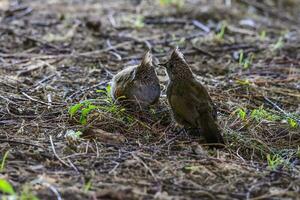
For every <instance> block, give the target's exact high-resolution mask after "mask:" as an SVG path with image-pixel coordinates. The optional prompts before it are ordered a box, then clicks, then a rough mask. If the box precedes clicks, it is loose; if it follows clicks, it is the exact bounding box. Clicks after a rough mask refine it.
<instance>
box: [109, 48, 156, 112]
mask: <svg viewBox="0 0 300 200" xmlns="http://www.w3.org/2000/svg"><path fill="white" fill-rule="evenodd" d="M111 95H112V98H113V99H114V100H120V101H123V100H126V102H130V103H132V104H135V105H136V104H138V105H139V106H141V107H143V108H144V107H147V106H149V105H152V104H155V103H156V102H157V101H158V99H159V97H160V85H159V80H158V77H157V75H156V72H155V69H154V66H153V64H152V54H151V52H150V51H147V52H146V53H145V54H144V56H143V57H142V61H141V63H140V64H139V65H134V66H129V67H127V68H125V69H123V70H121V71H120V72H119V73H117V74H116V75H115V76H114V77H113V79H112V82H111Z"/></svg>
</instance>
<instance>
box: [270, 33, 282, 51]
mask: <svg viewBox="0 0 300 200" xmlns="http://www.w3.org/2000/svg"><path fill="white" fill-rule="evenodd" d="M283 45H284V43H283V37H282V36H281V37H279V39H278V40H277V42H276V44H275V45H274V46H273V50H277V49H281V48H282V47H283Z"/></svg>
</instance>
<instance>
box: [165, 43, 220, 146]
mask: <svg viewBox="0 0 300 200" xmlns="http://www.w3.org/2000/svg"><path fill="white" fill-rule="evenodd" d="M161 65H163V66H164V67H165V68H166V71H167V74H168V77H169V83H168V86H167V98H168V102H169V105H170V107H171V110H172V114H173V118H174V119H175V121H176V122H177V123H178V124H180V125H183V126H184V128H192V129H196V130H198V132H199V130H202V131H201V132H199V133H202V134H203V136H204V138H205V140H206V142H207V143H222V144H224V140H223V137H222V135H221V130H220V127H219V125H218V123H217V111H216V108H215V106H214V104H213V102H212V99H211V97H210V96H209V94H208V92H207V90H206V88H205V87H204V86H203V85H202V84H201V83H200V82H199V81H197V80H196V78H195V77H194V74H193V72H192V71H191V69H190V67H189V65H188V63H187V62H186V60H185V58H184V56H183V54H182V53H181V52H180V50H179V49H178V48H176V49H175V50H174V51H173V52H172V54H171V57H170V59H169V60H168V61H167V62H166V63H163V64H161Z"/></svg>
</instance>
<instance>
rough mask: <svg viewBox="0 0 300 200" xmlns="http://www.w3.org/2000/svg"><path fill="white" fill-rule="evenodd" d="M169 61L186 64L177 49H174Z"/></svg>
mask: <svg viewBox="0 0 300 200" xmlns="http://www.w3.org/2000/svg"><path fill="white" fill-rule="evenodd" d="M171 60H174V61H181V62H183V63H186V61H185V59H184V56H183V54H182V53H181V51H180V50H179V48H178V47H176V48H175V49H174V50H173V52H172V54H171Z"/></svg>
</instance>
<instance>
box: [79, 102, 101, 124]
mask: <svg viewBox="0 0 300 200" xmlns="http://www.w3.org/2000/svg"><path fill="white" fill-rule="evenodd" d="M96 108H98V107H97V106H95V105H88V107H87V108H84V109H82V111H81V115H80V119H79V121H80V123H81V124H82V125H85V124H86V123H87V116H88V114H89V113H90V112H91V111H92V110H94V109H96Z"/></svg>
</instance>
